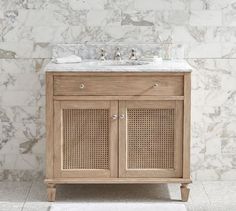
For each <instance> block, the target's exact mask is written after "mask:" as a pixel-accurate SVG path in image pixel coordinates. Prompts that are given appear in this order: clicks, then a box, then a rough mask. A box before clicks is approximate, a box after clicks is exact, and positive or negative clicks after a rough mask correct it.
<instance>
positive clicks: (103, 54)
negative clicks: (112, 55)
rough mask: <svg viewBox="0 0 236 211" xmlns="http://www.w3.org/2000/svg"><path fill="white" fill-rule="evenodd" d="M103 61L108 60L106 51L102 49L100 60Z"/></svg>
mask: <svg viewBox="0 0 236 211" xmlns="http://www.w3.org/2000/svg"><path fill="white" fill-rule="evenodd" d="M99 59H100V60H101V61H105V60H106V56H105V50H104V49H103V48H101V54H100V58H99Z"/></svg>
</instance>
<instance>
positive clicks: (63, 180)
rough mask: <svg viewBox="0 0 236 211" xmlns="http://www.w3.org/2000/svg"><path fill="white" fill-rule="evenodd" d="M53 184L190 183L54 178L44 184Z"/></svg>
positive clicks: (155, 179)
mask: <svg viewBox="0 0 236 211" xmlns="http://www.w3.org/2000/svg"><path fill="white" fill-rule="evenodd" d="M52 182H53V183H55V184H159V183H186V184H188V183H191V180H190V179H183V178H167V177H166V178H135V177H133V178H70V177H67V178H55V179H50V180H45V183H52Z"/></svg>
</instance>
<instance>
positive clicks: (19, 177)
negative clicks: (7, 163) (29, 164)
mask: <svg viewBox="0 0 236 211" xmlns="http://www.w3.org/2000/svg"><path fill="white" fill-rule="evenodd" d="M43 177H44V173H43V171H41V170H37V169H35V170H33V169H30V170H27V169H23V170H21V169H14V170H10V169H3V170H0V181H42V180H43Z"/></svg>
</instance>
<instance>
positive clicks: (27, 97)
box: [1, 91, 39, 106]
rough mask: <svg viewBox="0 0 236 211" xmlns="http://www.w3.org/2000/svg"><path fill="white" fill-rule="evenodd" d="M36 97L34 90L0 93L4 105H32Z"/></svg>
mask: <svg viewBox="0 0 236 211" xmlns="http://www.w3.org/2000/svg"><path fill="white" fill-rule="evenodd" d="M38 97H39V96H38V93H37V92H35V91H4V92H3V93H2V94H1V98H2V105H5V106H16V105H18V106H32V105H35V104H36V100H37V99H38Z"/></svg>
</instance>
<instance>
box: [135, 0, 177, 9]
mask: <svg viewBox="0 0 236 211" xmlns="http://www.w3.org/2000/svg"><path fill="white" fill-rule="evenodd" d="M171 6H172V4H171V1H169V0H168V1H166V0H149V1H143V0H135V9H138V10H168V9H170V8H171Z"/></svg>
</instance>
